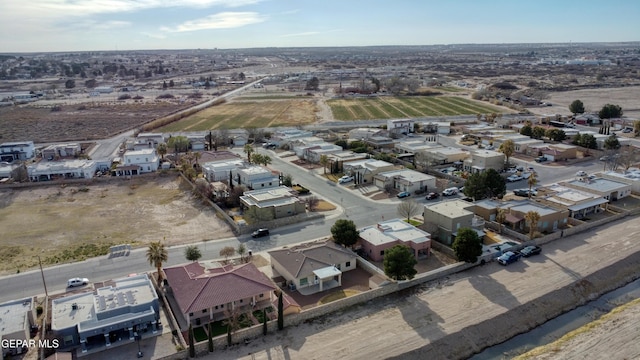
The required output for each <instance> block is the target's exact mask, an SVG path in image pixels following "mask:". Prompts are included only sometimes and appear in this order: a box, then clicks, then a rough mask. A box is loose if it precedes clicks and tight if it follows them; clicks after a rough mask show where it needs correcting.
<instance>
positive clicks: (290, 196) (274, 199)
mask: <svg viewBox="0 0 640 360" xmlns="http://www.w3.org/2000/svg"><path fill="white" fill-rule="evenodd" d="M240 203H241V204H242V206H243V208H245V209H247V211H248V210H249V209H255V210H253V211H255V212H256V216H258V217H259V218H260V219H279V218H283V217H287V216H293V215H297V214H303V213H305V211H306V205H305V203H304V201H302V200H300V199H298V197H297V196H296V192H295V191H294V190H292V189H290V188H288V187H286V186H279V187H276V188H270V189H259V190H251V191H245V192H244V195H243V196H241V197H240Z"/></svg>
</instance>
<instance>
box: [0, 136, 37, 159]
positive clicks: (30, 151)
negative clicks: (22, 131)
mask: <svg viewBox="0 0 640 360" xmlns="http://www.w3.org/2000/svg"><path fill="white" fill-rule="evenodd" d="M34 156H36V147H35V145H34V143H33V141H16V142H6V143H2V144H0V161H5V162H13V161H15V160H22V161H24V160H29V159H32V158H33V157H34Z"/></svg>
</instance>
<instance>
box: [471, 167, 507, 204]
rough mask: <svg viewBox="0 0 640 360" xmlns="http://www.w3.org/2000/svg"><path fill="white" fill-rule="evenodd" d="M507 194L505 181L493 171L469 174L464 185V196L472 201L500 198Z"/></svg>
mask: <svg viewBox="0 0 640 360" xmlns="http://www.w3.org/2000/svg"><path fill="white" fill-rule="evenodd" d="M506 192H507V183H506V181H505V179H504V178H503V177H502V176H501V175H500V173H499V172H497V171H496V170H494V169H488V170H487V171H483V172H478V173H473V174H471V175H470V176H469V177H468V178H467V181H466V182H465V183H464V194H465V195H466V196H468V197H470V198H473V199H474V200H481V199H485V198H487V197H490V198H491V197H498V198H501V197H503V196H504V194H506Z"/></svg>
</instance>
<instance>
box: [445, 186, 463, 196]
mask: <svg viewBox="0 0 640 360" xmlns="http://www.w3.org/2000/svg"><path fill="white" fill-rule="evenodd" d="M458 191H459V190H458V188H457V187H450V188H448V189H444V191H443V192H442V195H443V196H453V195H455V194H457V193H458Z"/></svg>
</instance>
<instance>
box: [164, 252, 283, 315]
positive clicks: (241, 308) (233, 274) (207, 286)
mask: <svg viewBox="0 0 640 360" xmlns="http://www.w3.org/2000/svg"><path fill="white" fill-rule="evenodd" d="M164 273H165V275H166V279H167V283H168V285H169V287H170V289H171V292H172V293H173V297H174V298H175V300H176V303H177V304H178V306H179V307H180V309H179V312H180V313H181V314H182V315H183V316H184V319H185V322H186V324H187V325H188V324H189V323H192V324H194V325H200V324H201V323H205V324H206V323H208V322H211V321H217V320H223V319H225V318H226V316H225V311H227V310H228V311H231V310H233V311H235V312H237V313H244V312H249V311H253V310H259V309H263V308H266V307H269V306H271V305H272V303H271V302H272V301H273V300H274V299H276V296H275V294H274V292H273V291H274V290H276V286H275V285H274V284H273V283H272V282H271V280H270V279H269V278H268V277H267V276H266V275H265V274H263V273H262V272H260V270H258V268H256V267H255V265H253V264H251V263H248V264H243V265H239V266H235V267H234V266H233V265H226V266H224V267H218V268H210V269H207V268H205V267H204V266H203V265H202V264H200V263H198V262H193V263H190V264H187V265H180V266H175V267H170V268H165V269H164ZM175 310H177V309H174V311H175ZM175 312H178V311H175Z"/></svg>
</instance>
